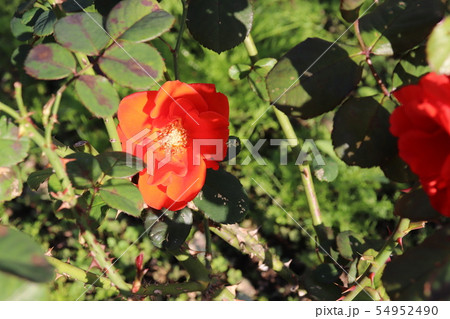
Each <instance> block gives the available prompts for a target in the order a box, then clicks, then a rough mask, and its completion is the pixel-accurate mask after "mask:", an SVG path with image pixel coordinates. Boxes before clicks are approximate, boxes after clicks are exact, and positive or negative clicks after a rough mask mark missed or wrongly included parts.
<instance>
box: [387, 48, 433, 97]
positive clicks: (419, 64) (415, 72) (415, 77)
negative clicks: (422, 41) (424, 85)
mask: <svg viewBox="0 0 450 319" xmlns="http://www.w3.org/2000/svg"><path fill="white" fill-rule="evenodd" d="M430 71H431V69H430V67H429V66H428V63H427V59H426V55H425V47H424V46H420V47H418V48H417V49H414V50H411V51H409V52H408V53H406V54H404V55H403V56H402V57H401V58H400V61H399V62H398V63H397V65H396V66H395V68H394V72H393V73H392V84H393V89H398V88H400V87H402V86H405V85H410V84H417V83H418V82H419V80H420V78H421V77H422V76H424V75H425V74H427V73H428V72H430Z"/></svg>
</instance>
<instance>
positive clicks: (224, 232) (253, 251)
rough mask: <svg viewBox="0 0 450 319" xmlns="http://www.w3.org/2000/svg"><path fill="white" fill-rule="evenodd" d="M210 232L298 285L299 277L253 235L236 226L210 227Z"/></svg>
mask: <svg viewBox="0 0 450 319" xmlns="http://www.w3.org/2000/svg"><path fill="white" fill-rule="evenodd" d="M210 230H211V231H212V232H213V233H214V234H216V235H217V236H219V237H220V238H222V239H223V240H224V241H226V242H227V243H228V244H229V245H230V246H232V247H234V248H235V249H237V250H239V251H240V252H242V253H244V254H247V255H250V256H252V257H255V258H257V259H258V260H259V261H260V262H261V263H263V264H265V265H267V266H269V267H270V268H272V269H273V270H274V271H276V272H277V273H278V274H279V275H280V277H281V278H283V279H284V280H286V281H287V282H289V283H291V284H293V285H298V284H299V277H298V276H297V274H296V273H294V272H293V271H292V270H291V269H289V268H288V267H287V266H286V265H285V264H284V263H283V262H282V261H281V260H280V257H278V256H277V255H275V254H273V253H271V252H269V251H268V250H267V249H266V248H265V247H264V245H262V244H261V243H260V242H259V241H258V239H257V238H256V237H255V236H256V234H255V235H251V234H250V233H249V232H248V231H247V230H246V229H244V228H241V227H239V226H238V225H221V226H220V228H215V227H210Z"/></svg>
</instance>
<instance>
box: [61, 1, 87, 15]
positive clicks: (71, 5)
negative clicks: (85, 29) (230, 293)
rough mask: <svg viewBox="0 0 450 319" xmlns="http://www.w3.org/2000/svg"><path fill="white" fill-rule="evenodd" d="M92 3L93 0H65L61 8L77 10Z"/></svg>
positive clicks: (70, 10) (71, 10) (67, 10)
mask: <svg viewBox="0 0 450 319" xmlns="http://www.w3.org/2000/svg"><path fill="white" fill-rule="evenodd" d="M93 3H94V0H65V1H64V2H63V3H62V8H63V9H64V11H66V12H78V11H81V10H83V9H85V8H87V7H89V6H91V5H92V4H93Z"/></svg>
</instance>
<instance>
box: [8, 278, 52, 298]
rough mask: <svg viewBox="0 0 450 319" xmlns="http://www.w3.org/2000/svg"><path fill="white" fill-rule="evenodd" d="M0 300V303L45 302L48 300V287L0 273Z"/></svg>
mask: <svg viewBox="0 0 450 319" xmlns="http://www.w3.org/2000/svg"><path fill="white" fill-rule="evenodd" d="M0 282H1V283H2V289H1V290H0V300H2V301H36V300H39V301H45V300H48V290H49V289H48V285H45V284H40V283H35V282H31V281H28V280H24V279H22V278H20V277H17V276H14V275H10V274H7V273H4V272H1V271H0Z"/></svg>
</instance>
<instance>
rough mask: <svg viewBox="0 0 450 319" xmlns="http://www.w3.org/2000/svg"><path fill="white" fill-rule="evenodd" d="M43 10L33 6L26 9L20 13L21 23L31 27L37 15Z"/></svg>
mask: <svg viewBox="0 0 450 319" xmlns="http://www.w3.org/2000/svg"><path fill="white" fill-rule="evenodd" d="M43 12H44V10H43V9H41V8H36V7H33V8H31V9H30V10H27V11H25V12H24V13H23V15H22V23H23V24H25V25H27V26H30V27H33V26H34V25H35V23H36V21H37V20H38V18H39V16H40V15H41V14H42V13H43Z"/></svg>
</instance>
